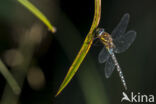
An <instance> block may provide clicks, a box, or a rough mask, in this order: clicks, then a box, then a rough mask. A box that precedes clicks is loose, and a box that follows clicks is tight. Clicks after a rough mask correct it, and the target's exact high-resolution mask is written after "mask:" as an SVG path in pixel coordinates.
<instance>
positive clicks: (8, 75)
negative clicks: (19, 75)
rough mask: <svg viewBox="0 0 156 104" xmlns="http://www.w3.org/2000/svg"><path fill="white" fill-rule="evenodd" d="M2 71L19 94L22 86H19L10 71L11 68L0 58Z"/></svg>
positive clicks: (0, 70)
mask: <svg viewBox="0 0 156 104" xmlns="http://www.w3.org/2000/svg"><path fill="white" fill-rule="evenodd" d="M0 72H1V73H2V75H3V76H4V77H5V79H6V80H7V82H8V84H9V85H10V87H11V88H12V90H13V91H14V93H15V94H19V93H20V92H21V88H20V87H19V85H18V83H17V82H16V80H15V79H14V77H13V76H12V74H11V73H10V72H9V70H8V69H7V67H6V66H5V65H4V63H3V62H2V61H1V60H0Z"/></svg>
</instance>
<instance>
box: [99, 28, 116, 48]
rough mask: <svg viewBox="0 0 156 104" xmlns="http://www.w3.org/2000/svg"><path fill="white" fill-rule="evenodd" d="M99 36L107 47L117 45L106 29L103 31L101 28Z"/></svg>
mask: <svg viewBox="0 0 156 104" xmlns="http://www.w3.org/2000/svg"><path fill="white" fill-rule="evenodd" d="M97 37H98V38H99V39H100V40H101V42H102V43H103V44H104V45H105V46H106V48H107V49H113V48H114V47H115V46H114V44H113V40H112V37H111V35H110V34H109V33H107V32H105V31H102V29H99V32H98V34H97Z"/></svg>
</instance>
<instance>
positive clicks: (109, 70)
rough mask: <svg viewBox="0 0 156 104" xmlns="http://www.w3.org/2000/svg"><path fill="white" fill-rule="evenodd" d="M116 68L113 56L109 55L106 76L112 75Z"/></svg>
mask: <svg viewBox="0 0 156 104" xmlns="http://www.w3.org/2000/svg"><path fill="white" fill-rule="evenodd" d="M114 69H115V64H114V62H113V60H112V58H111V57H109V59H108V61H106V64H105V76H106V78H109V77H110V76H111V75H112V72H113V71H114Z"/></svg>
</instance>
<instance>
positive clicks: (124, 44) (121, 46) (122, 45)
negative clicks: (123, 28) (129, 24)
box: [113, 31, 136, 53]
mask: <svg viewBox="0 0 156 104" xmlns="http://www.w3.org/2000/svg"><path fill="white" fill-rule="evenodd" d="M135 38H136V32H135V31H128V32H127V33H126V34H125V35H124V36H123V37H121V38H119V39H117V40H113V42H114V44H115V46H116V47H115V49H114V52H115V53H121V52H124V51H126V50H127V49H128V48H129V47H130V46H131V44H132V43H133V41H134V40H135Z"/></svg>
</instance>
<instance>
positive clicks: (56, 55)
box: [0, 0, 156, 104]
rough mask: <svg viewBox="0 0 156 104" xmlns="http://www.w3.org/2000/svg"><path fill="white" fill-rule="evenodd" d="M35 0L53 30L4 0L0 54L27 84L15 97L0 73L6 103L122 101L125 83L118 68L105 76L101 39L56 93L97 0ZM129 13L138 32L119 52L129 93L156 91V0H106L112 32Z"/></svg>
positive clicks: (13, 0)
mask: <svg viewBox="0 0 156 104" xmlns="http://www.w3.org/2000/svg"><path fill="white" fill-rule="evenodd" d="M30 1H31V2H32V3H33V4H34V5H36V6H37V7H38V8H39V9H40V10H41V11H42V12H43V13H44V14H45V15H46V16H47V18H48V19H49V20H50V21H51V23H52V24H53V25H54V26H56V28H57V32H56V33H55V34H52V33H50V32H49V31H48V30H47V28H46V27H45V26H44V25H43V23H42V22H40V21H39V20H38V19H37V18H36V17H35V16H34V15H32V13H31V12H29V11H28V10H27V9H26V8H25V7H23V6H22V5H21V4H19V3H18V2H17V0H1V1H0V58H1V59H2V60H3V61H4V63H5V65H6V66H7V67H8V69H9V70H10V71H11V72H12V73H13V75H14V76H15V78H16V79H17V81H18V82H19V83H20V85H21V86H23V88H22V92H21V95H20V96H19V98H18V99H17V98H14V97H15V96H16V95H14V94H11V93H12V90H10V88H9V87H6V86H5V85H6V81H5V79H4V77H3V76H2V75H0V97H1V100H0V102H1V104H10V103H9V102H11V103H12V104H17V103H16V102H18V104H120V103H121V98H122V92H123V91H124V89H123V86H122V83H121V81H120V78H119V76H118V73H117V71H114V73H113V74H112V76H111V77H110V78H109V79H106V78H105V76H104V64H99V63H98V59H97V56H98V53H99V51H100V49H101V48H102V46H101V45H93V46H92V47H91V49H90V51H89V53H88V55H87V56H86V58H85V60H84V61H83V63H82V64H81V66H80V68H79V70H78V72H77V73H76V75H75V76H74V78H73V79H72V81H71V82H70V83H69V85H68V86H67V87H66V88H65V89H64V90H63V92H62V93H61V94H60V95H59V96H58V97H56V98H55V97H54V96H55V94H56V92H57V90H58V88H59V86H60V84H61V82H62V81H63V79H64V77H65V75H66V73H67V71H68V69H69V67H70V65H71V64H72V62H73V60H74V59H75V57H76V55H77V53H78V51H79V49H80V47H81V45H82V44H83V41H84V39H85V37H86V35H87V33H88V31H89V29H90V26H91V23H92V20H93V14H94V0H30ZM124 13H129V14H130V23H129V26H128V30H130V29H132V30H135V31H136V32H137V37H136V40H135V41H134V43H133V44H132V46H131V47H130V48H129V49H128V50H127V51H126V52H124V53H122V54H117V55H116V56H117V60H118V62H119V64H120V66H121V68H122V70H123V73H124V76H125V79H126V81H127V85H128V90H127V91H126V93H127V95H128V96H130V94H131V92H134V93H135V94H138V93H141V94H145V95H155V97H156V89H155V88H156V83H155V78H156V76H155V74H156V64H155V62H156V61H155V60H156V59H155V58H156V1H155V0H144V1H143V0H102V15H101V21H100V27H103V28H105V30H106V31H107V32H109V33H111V32H112V30H113V29H114V27H115V26H116V25H117V23H118V22H119V21H120V18H121V17H122V16H123V14H124ZM24 60H26V61H24ZM22 70H24V71H22ZM16 97H17V96H16ZM15 99H16V100H15ZM123 103H125V104H126V103H127V102H126V101H124V102H123Z"/></svg>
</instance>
